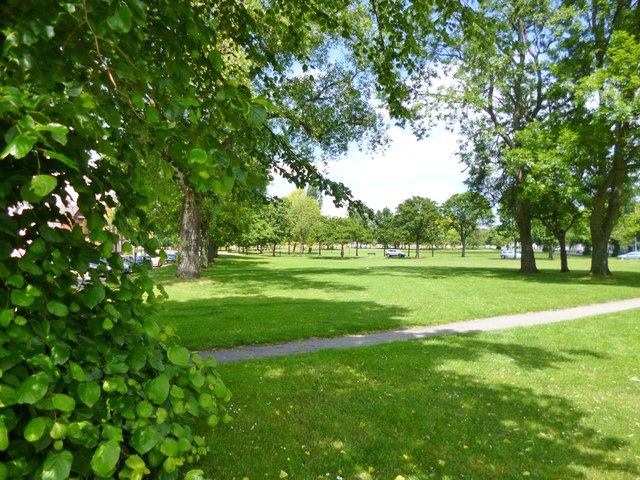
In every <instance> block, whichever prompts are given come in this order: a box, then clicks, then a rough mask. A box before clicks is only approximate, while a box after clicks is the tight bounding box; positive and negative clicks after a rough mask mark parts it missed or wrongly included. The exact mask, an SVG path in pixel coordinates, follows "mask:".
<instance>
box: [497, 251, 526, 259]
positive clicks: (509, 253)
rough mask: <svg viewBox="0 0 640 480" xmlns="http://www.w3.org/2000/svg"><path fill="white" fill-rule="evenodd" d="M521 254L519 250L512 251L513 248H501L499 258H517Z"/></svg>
mask: <svg viewBox="0 0 640 480" xmlns="http://www.w3.org/2000/svg"><path fill="white" fill-rule="evenodd" d="M521 256H522V254H521V253H520V252H514V251H513V250H502V251H501V252H500V258H515V259H519V258H520V257H521Z"/></svg>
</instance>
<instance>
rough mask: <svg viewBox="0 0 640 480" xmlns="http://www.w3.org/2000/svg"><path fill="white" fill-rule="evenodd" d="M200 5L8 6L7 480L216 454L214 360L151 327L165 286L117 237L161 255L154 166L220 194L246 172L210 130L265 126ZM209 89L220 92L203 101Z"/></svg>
mask: <svg viewBox="0 0 640 480" xmlns="http://www.w3.org/2000/svg"><path fill="white" fill-rule="evenodd" d="M194 7H195V6H194V5H191V4H189V3H186V4H173V3H172V4H171V5H169V4H168V3H155V4H154V5H153V6H146V5H145V4H144V3H143V2H131V3H120V4H112V3H110V2H99V1H93V2H87V1H82V2H59V3H55V2H54V3H53V4H51V3H50V2H44V1H34V2H28V3H24V2H18V1H10V2H4V3H3V4H2V7H0V29H1V31H2V33H3V38H4V44H3V50H2V56H1V57H0V105H1V107H0V128H1V129H2V131H3V132H4V137H3V141H2V143H1V144H0V152H1V153H0V157H1V159H0V161H1V162H2V170H3V172H8V174H7V175H3V176H2V178H1V179H0V199H1V201H2V210H3V212H5V213H4V214H3V215H2V216H1V217H0V285H1V286H2V288H1V289H0V302H2V305H3V307H4V310H3V312H2V314H0V327H1V330H0V371H1V374H2V376H1V379H0V451H2V452H3V456H2V462H1V463H0V478H11V479H14V478H15V479H17V478H51V479H62V478H67V477H69V476H74V477H81V476H86V477H101V478H107V477H116V476H117V477H119V478H129V479H140V478H142V477H144V476H146V475H152V476H153V477H155V478H177V477H178V476H179V474H180V471H181V470H182V466H183V465H185V464H188V463H189V462H190V461H193V460H195V459H197V458H198V457H199V456H200V455H202V454H204V453H206V452H207V451H208V447H207V446H206V445H205V443H204V440H203V438H201V437H199V436H197V435H195V434H194V433H193V431H192V427H193V425H194V424H198V425H202V424H205V423H206V424H208V425H210V426H214V425H215V424H216V423H218V422H219V421H221V420H222V421H228V420H229V419H230V417H229V415H228V414H227V413H226V410H225V407H224V403H225V401H226V400H228V399H229V396H230V392H229V390H228V389H227V388H226V387H225V386H224V383H223V382H222V380H221V379H220V377H219V375H218V373H217V371H216V369H215V362H214V361H213V360H207V361H206V362H204V361H202V360H201V359H200V358H199V357H198V356H196V355H192V354H191V353H190V352H189V351H187V350H186V349H184V348H182V347H179V346H178V345H177V344H176V339H175V336H174V335H173V332H172V331H171V329H168V330H167V329H165V330H161V329H160V328H159V327H158V325H157V324H156V322H155V321H154V320H153V314H154V313H155V311H157V310H158V308H160V306H161V304H162V302H163V301H164V299H165V297H166V296H165V294H164V292H163V291H162V290H161V289H157V288H155V287H154V285H153V283H152V282H151V281H150V279H149V278H148V276H147V272H146V267H145V266H136V267H134V274H132V275H125V274H124V273H123V263H122V260H121V258H120V257H119V255H118V254H117V253H114V247H115V246H116V245H117V244H118V243H119V242H120V237H119V235H117V234H116V233H114V232H115V231H116V230H117V231H118V232H119V234H120V235H122V236H124V237H126V238H127V239H129V241H130V242H131V243H132V244H136V245H143V246H144V247H145V248H146V250H147V251H148V252H154V251H155V250H156V249H157V248H158V246H159V245H158V242H157V241H156V240H154V239H153V238H151V237H150V234H149V232H150V231H151V229H152V225H151V224H150V222H149V219H148V217H147V215H146V208H147V207H148V206H149V201H150V200H149V199H150V196H149V194H148V191H147V189H146V187H145V185H146V181H145V179H144V178H142V173H143V172H145V169H144V168H143V167H144V166H145V163H144V162H145V161H147V160H149V159H156V160H157V159H163V158H164V159H165V160H166V159H170V162H169V163H171V162H174V163H176V164H181V165H184V166H185V167H186V166H188V167H189V175H188V178H187V180H188V181H189V182H192V183H194V184H195V185H196V186H197V187H198V188H201V189H210V190H213V191H216V190H219V189H221V188H223V187H224V186H225V185H226V184H227V183H228V182H229V178H231V176H236V175H238V176H241V174H240V173H238V170H237V169H235V170H234V168H235V167H236V164H235V163H234V162H233V160H232V159H225V158H223V157H221V156H220V155H219V154H218V153H216V151H215V148H214V147H215V145H216V144H217V142H218V141H219V138H218V137H217V136H216V135H215V134H214V133H215V129H214V128H212V127H214V126H216V127H217V128H218V129H219V128H223V127H224V128H226V127H229V126H230V125H233V123H234V122H243V121H247V122H250V123H251V122H253V123H256V121H259V119H260V117H259V115H256V112H255V111H256V108H253V109H252V105H254V103H256V102H254V101H253V100H252V99H251V96H250V95H249V94H248V93H245V92H243V91H242V90H241V89H240V88H237V87H235V88H234V86H233V85H232V84H230V83H225V81H224V79H223V73H224V62H223V61H222V60H221V58H220V56H219V55H218V54H217V52H216V49H215V46H216V42H215V41H212V40H213V39H212V37H211V35H212V34H213V32H214V29H213V25H212V24H211V17H210V16H207V15H205V14H204V12H203V11H202V8H204V7H198V8H194ZM235 14H238V12H237V11H229V12H227V15H226V16H223V17H224V19H225V21H226V20H229V21H234V18H235V17H234V15H235ZM185 49H187V51H190V52H192V55H191V57H190V58H192V59H194V58H203V56H204V57H205V58H206V59H207V61H206V62H201V63H199V64H197V65H196V64H195V63H193V64H189V63H187V62H186V61H185V60H184V59H183V58H182V57H183V53H184V51H185ZM198 54H199V55H200V56H198ZM133 59H135V62H134V61H133ZM205 79H207V80H210V81H211V83H209V84H208V85H209V87H210V88H211V89H212V91H220V92H223V93H221V94H220V95H218V96H215V97H211V96H208V97H207V98H206V99H205V98H203V97H198V96H197V94H196V92H195V91H193V89H192V86H193V85H194V84H195V83H197V82H200V81H203V82H204V80H205ZM258 110H259V108H258ZM252 111H253V112H254V114H253V116H252V115H251V112H252ZM196 117H199V118H200V119H201V120H202V121H200V122H195V121H193V122H187V121H185V120H186V119H187V118H190V119H195V118H196ZM221 126H223V127H221ZM212 176H215V177H216V179H217V182H218V183H215V182H213V181H211V182H208V181H207V179H210V178H211V177H212ZM225 182H227V183H225ZM225 188H226V187H225ZM101 258H104V259H105V261H106V262H107V263H108V266H107V265H106V264H105V263H102V262H100V259H101ZM91 265H97V266H96V267H95V268H92V267H91ZM197 475H198V472H197V471H194V472H192V473H191V474H190V476H191V477H192V478H195V477H196V476H197Z"/></svg>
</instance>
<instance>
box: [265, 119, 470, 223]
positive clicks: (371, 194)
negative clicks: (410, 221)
mask: <svg viewBox="0 0 640 480" xmlns="http://www.w3.org/2000/svg"><path fill="white" fill-rule="evenodd" d="M389 134H390V137H391V143H390V145H389V147H388V148H387V150H386V151H385V152H381V153H375V154H370V153H363V152H360V151H358V150H357V149H354V150H353V151H351V152H349V154H348V155H347V156H345V157H344V158H343V159H340V160H337V161H334V162H331V163H329V165H328V167H327V171H326V172H325V173H326V175H327V177H329V178H330V179H331V180H334V181H338V182H342V183H344V184H345V185H346V186H348V187H349V188H350V189H351V190H352V192H353V194H354V196H355V197H356V198H357V199H359V200H362V201H363V202H365V203H366V204H367V206H369V208H372V209H373V210H382V209H383V208H384V207H389V208H390V209H391V210H394V209H395V208H396V207H397V206H398V204H400V203H401V202H402V201H404V200H406V199H407V198H410V197H412V196H414V195H417V196H421V197H428V198H430V199H432V200H435V201H436V202H438V203H442V202H444V201H445V200H446V199H448V198H449V197H450V196H451V195H453V194H455V193H462V192H464V191H465V190H466V188H465V186H464V184H463V182H464V180H465V178H466V174H465V173H463V172H462V169H463V166H462V165H461V164H459V163H458V161H457V159H456V157H455V152H456V150H457V148H458V139H457V137H456V135H455V134H454V133H451V132H448V131H446V130H445V129H444V128H435V129H434V130H432V131H431V134H430V135H429V137H428V138H426V139H424V140H420V141H418V140H416V138H415V137H414V136H413V134H412V133H411V132H410V131H409V130H402V129H400V128H398V127H392V128H391V129H390V131H389ZM293 190H295V187H294V186H293V185H291V184H289V183H287V182H286V181H285V180H283V179H282V178H279V177H278V178H276V179H275V180H274V182H272V184H271V185H270V187H269V193H271V194H272V195H278V196H281V197H282V196H286V195H288V194H289V193H291V192H292V191H293ZM322 213H324V214H325V215H331V216H344V215H345V213H344V212H341V211H339V210H337V209H336V208H335V207H334V206H333V203H332V201H331V200H330V199H329V198H326V199H325V200H324V202H323V208H322Z"/></svg>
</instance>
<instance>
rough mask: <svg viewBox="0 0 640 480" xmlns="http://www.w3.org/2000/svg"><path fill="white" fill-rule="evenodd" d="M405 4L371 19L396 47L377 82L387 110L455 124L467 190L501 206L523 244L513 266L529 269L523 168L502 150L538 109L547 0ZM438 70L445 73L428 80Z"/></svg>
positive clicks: (550, 34) (544, 89)
mask: <svg viewBox="0 0 640 480" xmlns="http://www.w3.org/2000/svg"><path fill="white" fill-rule="evenodd" d="M376 5H378V4H376ZM394 5H395V4H394V3H393V2H391V4H390V5H386V4H385V5H384V6H383V7H381V9H383V11H384V12H385V13H386V12H387V9H389V8H394ZM405 8H406V10H407V11H408V12H407V14H406V15H404V16H403V17H401V18H398V17H397V16H392V17H391V21H389V23H385V22H387V20H388V19H387V18H386V16H385V18H384V21H382V20H381V21H380V22H378V27H379V29H380V31H379V35H378V38H379V40H378V42H379V43H381V44H383V46H384V47H385V48H384V51H385V53H387V54H388V55H389V57H392V58H393V53H392V52H394V51H395V49H399V51H400V52H401V53H400V56H401V59H402V61H397V60H396V61H397V65H398V66H396V67H394V66H391V67H390V68H391V72H389V73H388V74H387V75H386V76H385V78H384V81H383V82H382V84H383V87H382V89H383V90H384V92H385V93H386V94H387V95H388V96H389V97H390V100H391V101H392V102H393V103H392V105H393V106H395V107H396V108H395V109H393V108H392V113H396V112H398V113H397V115H398V116H401V117H404V118H408V119H412V120H413V121H414V125H415V128H416V130H417V131H418V133H424V129H425V128H426V127H428V126H429V122H430V121H431V120H439V119H445V120H448V121H449V122H457V123H458V125H459V126H460V132H461V135H462V137H463V139H464V140H465V141H464V143H463V144H462V145H461V148H460V157H461V160H462V161H463V162H464V163H465V164H466V165H467V166H468V169H469V170H468V171H469V175H470V178H469V185H470V187H471V189H472V190H474V191H478V192H481V193H485V194H486V195H487V196H490V197H491V198H492V203H498V202H499V201H501V202H502V203H503V205H504V206H505V208H508V209H509V210H510V214H511V215H512V216H513V218H514V219H515V221H516V224H517V225H518V228H519V230H520V241H521V243H522V247H523V255H522V259H521V267H520V270H521V272H522V273H535V272H537V268H536V264H535V257H534V254H533V246H532V243H533V242H532V238H531V220H532V211H531V210H532V209H531V206H530V204H529V203H528V201H527V199H526V198H523V196H522V195H521V193H522V185H523V181H524V180H525V178H526V177H527V175H528V174H529V172H528V167H527V165H526V164H521V163H518V162H517V161H514V158H513V157H512V156H511V155H510V151H511V150H512V149H513V148H516V147H518V140H517V135H516V134H517V132H519V131H521V130H522V129H523V128H525V126H526V125H527V124H528V123H530V122H532V121H534V120H535V119H536V118H538V117H539V116H540V115H542V114H544V112H545V111H546V110H544V107H545V106H546V101H547V98H548V94H549V89H550V88H551V83H550V82H548V81H547V80H548V78H549V77H550V70H549V63H548V62H547V61H546V58H547V57H548V55H549V54H550V51H551V48H552V46H553V45H554V42H556V38H557V36H556V31H555V27H556V25H555V23H554V21H553V16H554V15H553V9H552V8H551V3H550V2H539V1H532V0H527V1H521V2H506V3H505V2H499V1H496V0H482V1H480V2H474V3H473V4H470V5H467V6H465V7H464V8H456V7H452V8H444V7H443V6H440V5H429V8H425V7H424V6H423V5H420V4H418V2H414V3H412V4H411V5H408V6H406V7H405ZM395 30H400V31H399V32H396V31H395ZM387 35H388V37H387ZM387 39H388V43H387ZM389 57H385V58H389ZM386 66H388V65H386ZM438 74H445V75H446V77H447V79H446V81H445V82H434V81H433V77H434V76H436V75H438ZM406 80H408V81H406ZM399 83H401V85H398V84H399ZM425 123H426V125H425ZM515 160H517V159H515Z"/></svg>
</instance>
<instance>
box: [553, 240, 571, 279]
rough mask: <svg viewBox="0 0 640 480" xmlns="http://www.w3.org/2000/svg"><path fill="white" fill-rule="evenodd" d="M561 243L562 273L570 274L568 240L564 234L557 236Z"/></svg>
mask: <svg viewBox="0 0 640 480" xmlns="http://www.w3.org/2000/svg"><path fill="white" fill-rule="evenodd" d="M556 237H557V238H558V242H559V243H560V272H562V273H569V258H568V255H567V238H566V236H565V234H564V233H559V234H558V235H556Z"/></svg>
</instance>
